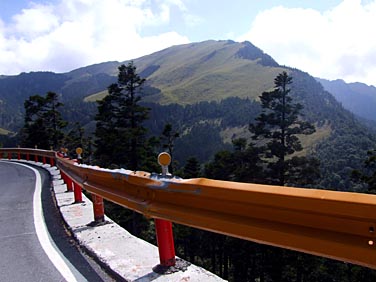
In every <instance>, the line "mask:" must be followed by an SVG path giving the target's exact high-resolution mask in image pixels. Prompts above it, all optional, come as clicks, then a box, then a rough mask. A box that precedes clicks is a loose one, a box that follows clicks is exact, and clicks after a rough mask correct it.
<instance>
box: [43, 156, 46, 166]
mask: <svg viewBox="0 0 376 282" xmlns="http://www.w3.org/2000/svg"><path fill="white" fill-rule="evenodd" d="M43 164H46V157H45V156H43Z"/></svg>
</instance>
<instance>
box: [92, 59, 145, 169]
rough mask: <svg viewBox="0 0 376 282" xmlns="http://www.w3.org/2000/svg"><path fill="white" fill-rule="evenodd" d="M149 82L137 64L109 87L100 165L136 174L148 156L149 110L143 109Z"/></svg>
mask: <svg viewBox="0 0 376 282" xmlns="http://www.w3.org/2000/svg"><path fill="white" fill-rule="evenodd" d="M144 82H145V79H143V78H141V77H140V76H139V75H138V74H137V72H136V66H135V65H134V64H133V62H130V63H129V64H128V65H121V66H120V67H119V74H118V81H117V83H115V84H112V85H110V86H109V87H108V93H109V94H108V95H107V96H106V97H105V98H104V99H103V100H101V101H99V102H98V114H97V115H96V117H95V119H96V121H97V125H96V130H95V136H96V138H97V139H96V141H95V144H96V151H95V156H96V158H97V160H98V161H99V163H100V165H103V166H110V165H121V166H124V167H126V168H128V169H132V170H136V169H139V167H140V166H141V165H142V156H144V155H145V150H146V148H145V146H146V141H147V140H146V131H147V130H146V128H145V127H144V126H143V122H144V121H145V120H146V119H147V118H148V114H149V108H146V107H143V106H141V105H140V101H141V94H142V86H143V84H144Z"/></svg>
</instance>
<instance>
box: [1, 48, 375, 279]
mask: <svg viewBox="0 0 376 282" xmlns="http://www.w3.org/2000/svg"><path fill="white" fill-rule="evenodd" d="M119 65H120V63H118V62H108V63H103V64H97V65H93V66H89V67H84V68H81V69H78V70H74V71H72V72H69V73H65V74H54V73H49V72H41V73H28V74H25V73H24V74H21V75H19V76H2V77H1V78H0V110H1V116H0V128H3V129H0V134H1V133H5V134H7V133H9V131H7V130H10V131H13V132H15V133H17V132H18V131H19V129H20V128H21V127H23V126H24V122H23V121H24V115H23V111H24V107H23V105H24V101H25V100H28V101H29V104H28V105H29V107H26V108H27V113H32V114H34V115H35V113H34V112H33V111H31V109H33V107H31V106H32V105H33V103H32V102H33V101H39V102H40V103H39V106H40V107H39V108H38V109H39V110H40V111H41V112H42V113H43V115H39V114H37V115H36V117H35V118H30V117H29V119H27V120H28V122H29V123H30V124H26V126H24V127H23V133H27V134H29V136H31V135H33V136H34V137H35V138H36V139H38V137H40V135H41V134H34V133H35V131H33V130H31V129H33V128H37V129H40V128H41V127H40V126H39V127H38V122H39V124H44V121H43V117H44V118H47V117H48V116H50V114H51V111H49V110H48V109H47V111H46V106H45V105H46V103H47V102H50V100H51V99H49V95H50V96H53V98H54V99H53V100H54V101H55V102H56V103H57V104H56V105H59V107H58V108H59V111H61V114H62V116H61V117H62V119H64V120H67V121H68V122H69V124H68V126H66V127H65V124H64V126H62V127H61V128H60V129H61V130H63V131H64V130H65V133H66V134H65V136H62V135H64V134H60V129H59V140H58V141H59V142H61V143H62V144H61V145H62V146H66V147H68V148H69V150H70V152H74V149H75V147H77V146H83V147H84V153H83V156H84V160H85V161H86V162H89V163H91V164H106V166H109V167H119V166H122V165H124V166H131V169H144V168H145V169H147V170H149V171H153V170H154V171H156V170H158V169H159V167H158V165H157V163H156V157H155V156H156V154H157V153H158V152H160V151H161V150H166V148H169V149H171V150H172V149H173V169H174V174H176V175H178V176H182V177H184V178H191V177H200V176H204V177H212V178H220V179H224V180H229V179H231V180H234V181H255V180H256V181H257V182H259V183H267V181H269V180H270V179H266V178H267V177H269V175H266V174H267V173H269V172H270V171H272V170H270V169H269V168H270V166H269V165H270V164H272V163H273V162H274V161H275V159H278V157H276V156H277V155H273V154H269V156H268V153H267V152H266V151H265V150H264V149H262V148H263V147H265V146H264V145H265V142H266V141H260V140H256V139H253V138H252V137H254V136H253V133H255V131H254V132H251V131H252V130H250V129H251V128H253V129H254V128H255V127H252V126H250V125H251V124H255V122H256V121H257V120H258V121H260V120H262V118H261V119H260V116H262V113H263V110H265V109H264V108H265V105H261V104H260V100H261V101H263V98H262V96H263V95H264V94H265V93H272V94H273V93H274V94H275V92H273V91H276V90H275V78H276V77H277V75H279V74H281V73H284V75H285V76H287V77H288V79H291V84H290V83H289V84H288V90H287V91H285V92H286V93H288V94H289V98H288V99H290V98H291V101H290V103H289V105H288V107H287V109H289V107H290V106H291V107H293V108H294V107H295V109H296V111H297V113H299V115H294V114H293V115H292V120H290V122H292V123H294V124H295V125H296V124H310V126H311V125H314V127H315V129H316V130H315V132H314V133H313V130H310V132H309V135H308V134H307V135H304V134H300V135H298V134H297V133H294V134H292V135H293V137H296V136H295V135H298V136H297V137H296V138H297V139H298V141H299V142H300V141H301V143H302V146H303V150H301V148H298V147H299V146H294V147H290V152H288V153H286V154H284V155H283V158H284V156H285V155H286V160H283V161H284V162H285V161H286V163H288V161H289V160H292V159H293V158H295V157H296V159H294V160H298V162H295V163H294V167H293V168H294V169H295V172H296V171H298V174H299V175H303V174H304V173H305V172H307V171H304V169H306V168H308V169H311V171H310V172H311V173H312V175H314V176H315V179H313V180H314V181H310V182H304V181H302V179H298V178H296V179H295V180H296V181H295V182H293V181H291V182H287V181H283V183H287V184H291V185H295V186H301V185H306V186H307V187H317V188H323V189H335V190H343V191H356V192H366V191H367V190H366V185H365V184H361V183H355V182H353V180H352V178H351V174H352V172H353V170H354V169H360V170H361V168H362V166H363V162H364V160H365V159H366V157H367V151H368V150H371V149H375V148H376V136H375V134H374V133H373V132H371V131H370V129H369V128H367V127H366V126H365V125H364V124H363V123H361V122H360V121H359V119H358V118H357V117H356V116H354V114H352V113H351V112H350V111H348V110H346V109H345V108H344V107H343V106H342V104H341V103H340V102H338V101H337V100H336V99H335V97H334V96H333V95H332V94H330V93H329V92H327V91H325V90H324V88H323V86H322V85H321V84H320V83H319V82H317V81H316V80H315V78H313V77H312V76H310V75H309V74H307V73H304V72H302V71H299V70H296V69H292V68H288V67H283V66H279V65H278V64H277V63H276V62H275V61H274V60H273V59H272V58H271V57H270V56H269V55H267V54H265V53H263V52H262V51H261V50H260V49H258V48H257V47H255V46H253V45H252V44H251V43H249V42H243V43H237V42H233V41H205V42H201V43H193V44H186V45H180V46H174V47H171V48H168V49H165V50H162V51H160V52H157V53H154V54H151V55H149V56H145V57H142V58H138V59H136V60H134V62H133V63H130V64H129V65H128V67H125V66H122V67H121V68H120V69H121V70H122V72H123V75H122V76H121V77H120V78H121V79H119V77H118V73H117V68H118V66H119ZM136 67H137V74H136V73H134V70H135V69H136ZM120 69H119V71H120ZM128 71H131V72H132V75H133V76H132V77H133V78H137V80H134V81H131V83H134V82H136V81H138V84H136V86H137V87H136V86H135V85H133V86H134V87H133V86H132V87H128V86H129V84H128V83H129V80H128V79H127V78H129V77H127V75H126V73H127V72H128ZM120 73H121V72H120ZM138 74H139V76H140V77H138ZM143 78H145V81H144V80H143ZM117 80H118V84H113V83H114V82H115V81H117ZM110 85H111V86H110ZM109 86H110V87H109ZM127 87H128V88H127ZM108 88H109V90H110V91H107V89H108ZM136 88H137V91H135V92H134V93H133V94H132V95H130V94H129V93H126V94H124V92H126V90H127V89H133V90H135V89H136ZM290 89H291V92H290ZM50 91H52V92H55V93H56V95H55V93H50V94H49V95H47V96H46V97H45V98H43V97H34V98H29V96H31V95H35V94H39V95H45V94H46V93H48V92H50ZM109 93H110V95H109ZM133 95H134V96H133ZM138 95H140V96H138ZM278 99H279V98H276V100H278ZM97 101H100V102H99V103H98V102H97ZM60 102H62V103H63V104H64V105H61V104H60ZM139 102H140V103H139ZM277 104H278V101H277ZM297 104H299V106H298V105H297ZM47 105H49V104H48V103H47ZM98 106H99V107H98ZM53 108H54V110H56V107H53ZM132 111H134V112H133V114H131V115H129V112H132ZM287 112H288V111H287ZM119 113H121V114H119ZM137 115H138V119H136V116H137ZM40 116H41V117H42V119H41V118H40ZM52 116H55V117H56V115H55V113H54V114H52ZM31 117H33V116H31ZM59 118H60V116H59ZM33 122H34V123H36V124H33ZM286 122H289V121H286ZM132 124H133V127H132V126H131V125H132ZM279 125H281V123H280V124H279ZM45 126H46V128H48V129H49V130H50V131H51V132H53V130H52V129H53V127H54V126H53V125H51V124H45ZM297 132H298V131H297ZM299 132H301V131H299ZM136 133H137V134H138V135H137V138H135V135H136ZM264 133H265V132H264ZM311 133H312V134H311ZM30 134H31V135H30ZM266 135H267V134H266ZM171 136H173V138H171ZM60 137H61V138H60ZM48 138H49V137H48V136H47V137H45V138H44V139H48ZM26 139H27V140H23V144H28V146H32V144H29V143H27V142H25V141H28V140H29V139H30V138H26ZM140 140H142V142H139V141H140ZM166 140H167V141H166ZM19 141H20V139H19V138H18V136H16V137H14V138H13V139H9V138H6V137H4V136H1V135H0V143H2V144H4V145H5V146H16V145H18V144H20V143H19ZM43 141H46V140H43ZM133 141H134V142H133ZM35 142H38V141H35ZM263 142H264V143H263ZM299 142H295V145H296V144H297V143H299ZM55 143H56V142H50V143H48V144H45V146H47V147H49V146H50V145H51V146H52V144H53V146H55ZM166 143H167V144H166ZM127 144H128V145H129V144H130V145H132V146H133V147H132V146H131V147H129V148H131V149H129V148H126V145H127ZM36 145H37V144H36ZM59 145H60V144H59ZM95 145H97V148H95ZM106 146H108V148H106ZM98 148H99V150H98ZM132 148H136V149H134V150H133V149H132ZM123 149H124V150H123ZM269 149H270V148H269ZM261 150H264V152H263V153H262V154H263V155H261V154H260V153H259V152H260V151H261ZM119 151H123V152H122V155H116V156H114V154H113V152H119ZM136 151H137V154H138V155H137V154H136ZM108 152H110V153H111V154H112V156H108V155H109V154H108ZM91 153H92V154H91ZM132 153H135V154H134V156H133V154H132ZM131 155H132V156H133V157H134V158H132V159H133V161H132V162H129V161H130V156H131ZM136 156H137V157H138V156H139V157H140V158H143V159H144V160H143V163H142V164H140V165H139V164H138V163H137V160H138V158H137V157H136ZM260 156H262V157H260ZM306 156H307V157H308V158H309V159H310V160H312V162H311V163H310V164H313V166H312V167H310V166H304V165H305V164H304V163H302V162H299V161H301V160H303V159H304V158H303V157H306ZM127 157H128V158H127ZM126 158H127V159H126ZM261 158H264V159H263V160H261ZM273 158H274V159H273ZM308 158H307V159H308ZM316 158H318V160H319V164H318V162H317V159H316ZM266 159H267V160H268V162H269V163H267V161H266ZM317 165H318V167H319V171H317V170H316V168H317ZM239 166H240V168H239ZM300 166H302V167H300ZM303 166H304V167H303ZM268 169H269V170H268ZM259 172H262V173H260V175H261V177H264V179H260V178H258V179H257V176H256V174H257V173H259ZM303 176H304V175H303ZM274 180H275V179H273V180H272V181H274ZM311 180H312V179H311ZM280 183H282V181H281V182H280ZM106 209H107V211H106V212H108V213H110V215H111V217H113V218H114V219H115V220H116V221H117V222H119V223H120V224H121V225H122V226H124V227H126V228H127V229H128V230H130V231H131V232H133V233H135V234H136V235H137V236H141V237H143V238H145V239H147V240H149V241H152V242H153V240H155V238H154V237H153V236H151V233H150V229H151V228H153V223H152V222H151V221H148V220H147V219H145V218H142V217H141V216H139V215H137V214H135V213H133V212H130V211H127V210H125V209H123V208H119V207H117V206H115V205H110V204H107V205H106ZM174 230H175V235H176V248H177V252H178V254H179V256H182V257H184V258H185V259H187V260H190V261H191V262H193V263H197V264H200V265H203V266H204V267H206V268H208V269H209V270H211V271H213V272H215V273H217V274H219V275H221V276H222V277H224V278H226V279H229V280H230V281H374V280H375V279H376V278H375V277H376V273H375V272H374V271H371V270H369V269H366V268H360V267H356V266H353V265H350V264H343V263H341V262H334V261H331V260H326V259H322V258H318V257H313V256H308V255H304V254H299V253H295V252H291V251H286V250H281V249H277V248H273V247H268V246H263V245H258V244H255V243H251V242H246V241H243V240H239V239H234V238H229V237H226V236H223V235H218V234H212V233H208V232H204V231H199V230H195V229H192V228H187V227H183V226H177V225H176V226H175V228H174ZM153 234H154V233H153Z"/></svg>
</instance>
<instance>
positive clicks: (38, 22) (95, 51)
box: [0, 0, 189, 74]
mask: <svg viewBox="0 0 376 282" xmlns="http://www.w3.org/2000/svg"><path fill="white" fill-rule="evenodd" d="M149 4H150V1H142V0H106V1H103V0H62V1H61V2H60V3H58V4H57V5H55V6H52V5H41V4H33V5H32V6H31V7H30V8H28V9H23V10H22V11H21V13H19V14H18V15H15V16H13V18H12V19H13V21H12V22H11V23H8V24H5V23H2V22H1V21H0V74H17V73H19V72H21V71H36V70H51V71H56V72H65V71H69V70H72V69H74V68H77V67H82V66H84V65H89V64H93V63H99V62H104V61H110V60H117V61H123V60H127V59H132V58H136V57H139V56H142V55H145V54H148V53H152V52H154V51H158V50H160V49H163V48H166V47H169V46H171V45H175V44H182V43H187V42H188V41H189V40H188V38H186V37H184V36H182V35H179V34H178V33H176V32H165V33H161V34H158V35H155V36H144V37H143V36H141V35H140V34H141V31H142V30H143V29H145V28H148V27H150V26H154V27H155V26H157V27H158V26H159V25H164V24H166V23H168V21H169V13H170V6H171V5H178V7H179V5H181V3H180V1H176V0H175V1H171V0H165V1H160V0H158V1H157V5H158V9H157V10H158V12H155V11H153V10H152V9H151V7H150V5H149ZM183 8H184V7H183Z"/></svg>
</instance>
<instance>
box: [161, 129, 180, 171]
mask: <svg viewBox="0 0 376 282" xmlns="http://www.w3.org/2000/svg"><path fill="white" fill-rule="evenodd" d="M179 136H180V135H179V132H177V131H175V130H173V129H172V125H171V123H167V124H166V125H165V127H164V129H163V132H162V136H161V140H162V147H163V149H167V152H168V153H169V154H170V156H171V159H172V162H171V164H170V166H169V171H170V173H174V171H175V167H176V161H175V160H174V155H173V151H174V145H175V144H174V141H175V139H176V138H179Z"/></svg>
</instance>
